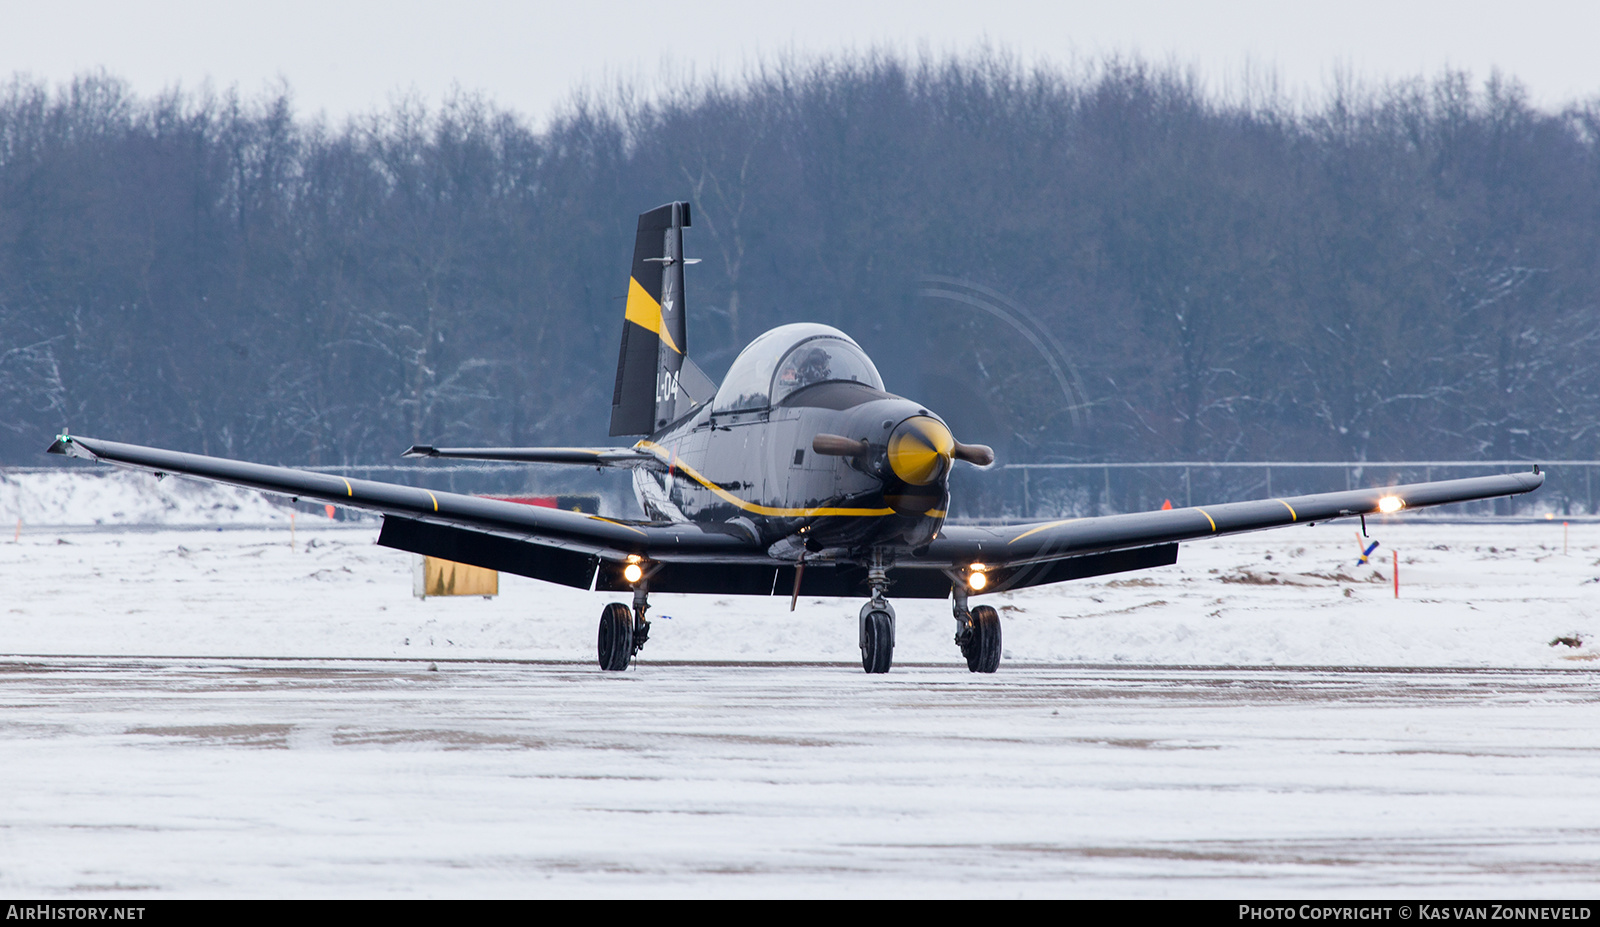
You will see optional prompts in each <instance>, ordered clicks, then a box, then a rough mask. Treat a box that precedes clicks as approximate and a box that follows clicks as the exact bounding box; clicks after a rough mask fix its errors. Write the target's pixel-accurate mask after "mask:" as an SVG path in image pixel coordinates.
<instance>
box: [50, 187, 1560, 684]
mask: <svg viewBox="0 0 1600 927" xmlns="http://www.w3.org/2000/svg"><path fill="white" fill-rule="evenodd" d="M689 226H690V210H689V204H688V203H684V202H675V203H668V204H666V205H663V206H660V207H658V208H656V209H652V210H650V211H649V212H646V213H644V214H643V215H641V216H640V217H639V225H638V233H637V237H636V240H635V248H634V256H633V266H632V273H631V275H630V279H629V283H628V296H627V303H626V309H625V313H624V316H625V317H624V322H623V330H622V346H621V353H620V357H619V358H618V363H617V377H616V386H615V390H614V392H613V396H612V404H611V427H610V433H611V434H612V435H613V436H622V435H626V436H640V437H639V440H637V441H636V442H635V443H634V444H632V445H631V446H615V447H586V448H564V447H562V448H550V447H540V448H517V447H492V448H454V447H434V446H431V445H418V446H413V447H412V448H410V449H409V450H407V451H406V452H405V456H408V457H418V458H450V459H470V460H495V461H514V462H523V463H541V464H570V465H577V466H588V467H597V468H613V469H624V470H631V471H632V477H633V488H634V492H635V495H636V496H637V498H638V501H639V504H640V506H641V508H642V509H643V511H644V514H645V515H646V518H644V519H640V520H626V519H615V518H604V517H601V516H599V515H588V514H583V513H579V512H568V511H562V510H559V509H551V508H539V507H533V506H527V505H520V504H517V503H514V502H506V501H499V500H494V499H485V498H479V497H474V496H469V495H461V494H456V493H448V492H436V491H433V490H429V489H421V488H416V487H412V486H404V485H398V484H392V483H382V482H373V481H368V480H357V479H348V478H345V477H339V476H331V475H328V474H323V473H313V472H308V471H304V470H296V469H291V468H286V467H274V466H265V465H262V464H254V463H247V462H244V461H237V460H228V459H223V458H217V457H208V456H201V455H197V454H187V453H181V452H177V451H170V450H164V449H160V448H152V447H142V446H138V445H132V444H122V443H118V442H114V441H104V440H100V439H98V438H89V437H82V436H79V435H69V434H62V435H60V436H58V437H57V439H56V441H55V442H54V443H53V444H52V445H51V446H50V447H49V449H48V450H49V452H50V453H52V454H65V455H69V456H73V457H79V458H85V459H88V460H93V461H99V462H102V463H107V464H113V465H116V466H119V467H127V468H133V469H139V470H146V471H152V472H154V473H155V474H156V475H158V476H164V475H167V474H178V475H181V476H186V477H192V478H197V479H201V480H209V481H214V482H220V483H228V484H232V485H236V486H244V487H249V488H252V489H257V490H261V491H264V492H268V493H275V494H280V495H284V496H290V497H293V498H295V499H305V500H312V501H316V502H322V503H333V504H337V505H341V506H349V507H352V508H358V509H365V510H370V511H374V512H377V513H380V514H381V515H382V516H383V526H382V529H381V531H380V533H379V537H378V543H379V544H382V545H384V546H387V547H391V548H395V549H398V550H404V551H411V552H414V553H419V554H428V555H431V556H435V557H442V558H446V559H449V560H454V561H458V562H462V563H468V564H473V565H476V566H481V567H486V568H489V569H494V570H500V571H503V572H509V573H515V574H519V575H522V576H529V577H532V578H534V579H538V580H543V581H546V582H552V583H561V584H565V585H568V586H574V587H578V588H582V589H592V590H596V591H600V592H609V593H618V594H631V598H630V600H629V601H618V602H612V603H610V604H607V605H606V606H605V607H604V609H603V610H602V611H601V615H600V624H599V629H598V633H597V651H598V659H599V664H600V666H601V667H602V668H603V669H606V670H623V669H626V668H627V667H628V665H629V663H630V662H631V661H632V660H633V658H634V656H635V655H637V654H638V653H639V650H640V648H642V647H643V646H644V645H645V642H646V641H647V640H648V639H649V635H650V622H649V620H648V618H647V614H648V610H649V594H650V593H651V592H660V593H710V594H716V595H724V596H726V595H762V596H774V595H789V596H790V603H791V609H792V608H793V604H794V602H795V600H796V599H798V597H799V596H802V595H804V596H842V597H853V596H859V597H864V598H865V600H866V601H865V604H863V605H862V606H861V609H860V612H859V615H858V622H857V629H858V642H859V645H860V650H861V665H862V667H863V669H865V670H866V671H867V672H869V673H885V672H888V671H889V669H890V666H891V664H892V661H893V654H894V643H895V611H894V607H893V606H892V605H891V604H890V602H889V593H890V590H891V589H892V590H893V591H894V594H895V595H896V596H897V597H906V598H932V599H943V598H948V599H949V600H950V602H951V609H952V613H953V616H954V619H955V626H956V631H955V643H956V644H957V646H958V647H959V648H960V650H961V653H962V654H963V656H964V657H965V658H966V663H967V667H968V669H969V670H971V671H972V672H977V673H993V672H995V670H996V669H997V668H998V667H999V665H1000V656H1001V627H1000V617H999V614H998V612H997V611H996V610H995V609H994V608H993V607H992V606H989V605H983V604H977V605H974V604H971V599H972V598H973V597H978V596H987V595H992V594H994V593H998V592H1003V591H1006V590H1011V589H1020V588H1024V587H1029V586H1038V585H1043V584H1046V583H1058V582H1064V581H1067V580H1073V579H1080V578H1083V577H1089V576H1099V575H1104V574H1110V573H1119V572H1125V571H1131V570H1142V569H1147V568H1150V567H1157V566H1164V565H1168V564H1172V563H1175V562H1176V561H1177V557H1178V545H1179V544H1180V543H1181V542H1186V541H1191V540H1198V539H1202V538H1209V537H1217V536H1220V535H1225V534H1235V533H1238V532H1243V531H1256V530H1260V529H1264V528H1276V527H1282V526H1287V525H1294V524H1303V523H1314V522H1319V521H1327V520H1330V519H1335V518H1345V517H1352V516H1365V515H1367V514H1371V513H1379V512H1381V513H1393V512H1397V511H1400V510H1403V509H1415V508H1422V507H1425V506H1433V505H1443V504H1446V503H1452V502H1465V501H1470V500H1476V499H1487V498H1492V497H1496V496H1505V495H1513V494H1517V493H1525V492H1530V491H1532V490H1534V489H1537V488H1538V487H1539V486H1540V485H1541V484H1542V483H1543V482H1544V477H1543V476H1542V475H1541V474H1540V473H1539V470H1538V468H1537V467H1534V468H1533V470H1532V472H1529V473H1512V474H1503V475H1497V476H1486V477H1476V478H1471V479H1459V480H1448V481H1435V482H1426V483H1415V484H1410V485H1404V486H1391V487H1386V488H1373V489H1357V490H1349V491H1344V492H1330V493H1318V494H1313V495H1303V496H1295V497H1292V498H1283V499H1262V500H1257V501H1251V502H1233V503H1226V504H1220V505H1206V506H1193V507H1186V508H1170V507H1164V508H1163V509H1162V510H1160V511H1153V512H1142V513H1132V514H1124V515H1109V516H1100V517H1089V518H1064V519H1058V520H1053V521H1042V522H1030V523H1025V524H1012V525H1003V526H976V525H959V524H950V523H947V520H946V516H947V513H948V512H949V509H950V474H951V471H952V468H954V467H955V466H956V465H957V464H958V463H964V464H968V465H972V466H978V467H987V466H990V465H991V464H993V462H994V459H995V457H994V452H993V451H992V450H991V449H990V448H988V447H985V446H983V445H979V444H965V443H962V442H961V441H959V440H957V439H956V437H955V435H954V434H953V433H952V432H951V429H950V427H949V426H948V425H947V424H946V423H945V421H944V419H942V418H941V417H940V416H939V415H938V414H937V413H935V412H934V411H932V410H930V409H929V408H928V407H927V406H925V405H922V404H920V403H918V402H916V401H914V400H911V399H907V398H904V397H901V396H898V395H895V394H893V393H890V392H888V391H887V390H886V388H885V385H884V383H883V380H882V378H881V377H880V376H879V374H878V371H877V368H876V367H875V366H874V365H873V363H872V360H871V359H870V358H869V357H868V356H867V354H866V353H865V352H864V351H863V350H862V349H861V347H860V346H859V345H858V344H856V342H855V341H854V340H852V339H851V338H850V337H849V335H847V334H845V333H844V332H842V331H839V330H838V329H835V328H831V327H829V326H826V325H817V324H810V323H798V324H789V325H783V326H780V327H778V328H774V329H772V330H771V331H768V332H766V333H765V334H763V335H761V336H760V337H758V338H756V339H755V340H754V341H752V342H750V344H749V346H747V347H746V348H745V349H744V350H743V351H742V352H741V353H740V354H739V355H738V357H737V359H735V360H734V362H733V364H732V366H731V367H730V368H729V369H728V372H727V375H726V376H725V377H724V378H723V380H722V383H721V384H720V385H718V384H715V383H713V382H712V381H711V379H710V378H709V377H707V376H706V375H705V374H704V373H703V372H701V370H700V368H699V367H698V366H696V365H695V363H694V362H693V361H692V360H690V359H689V356H688V346H689V342H688V330H687V324H686V321H687V306H686V304H685V293H684V267H685V265H687V264H690V263H694V261H693V259H685V258H684V256H683V230H684V229H685V228H687V227H689Z"/></svg>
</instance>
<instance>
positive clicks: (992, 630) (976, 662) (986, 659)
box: [961, 605, 1000, 673]
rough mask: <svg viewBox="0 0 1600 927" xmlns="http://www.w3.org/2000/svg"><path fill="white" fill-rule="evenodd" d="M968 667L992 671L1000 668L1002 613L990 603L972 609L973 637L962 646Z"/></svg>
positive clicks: (975, 670)
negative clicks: (989, 604)
mask: <svg viewBox="0 0 1600 927" xmlns="http://www.w3.org/2000/svg"><path fill="white" fill-rule="evenodd" d="M961 652H962V654H964V655H965V656H966V658H967V669H969V670H971V671H973V672H974V673H992V672H994V671H995V670H997V669H999V668H1000V613H999V612H997V611H995V610H994V609H993V608H992V607H990V606H988V605H979V606H978V607H976V608H974V609H973V610H972V639H971V640H969V641H968V642H967V645H966V646H965V647H962V648H961Z"/></svg>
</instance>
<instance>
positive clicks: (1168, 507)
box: [1161, 499, 1172, 512]
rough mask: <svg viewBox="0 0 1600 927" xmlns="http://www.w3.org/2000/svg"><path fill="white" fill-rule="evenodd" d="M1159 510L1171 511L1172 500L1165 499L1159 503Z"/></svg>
mask: <svg viewBox="0 0 1600 927" xmlns="http://www.w3.org/2000/svg"><path fill="white" fill-rule="evenodd" d="M1161 511H1163V512H1170V511H1172V500H1171V499H1168V500H1166V501H1164V502H1162V503H1161Z"/></svg>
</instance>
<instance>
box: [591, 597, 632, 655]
mask: <svg viewBox="0 0 1600 927" xmlns="http://www.w3.org/2000/svg"><path fill="white" fill-rule="evenodd" d="M599 643H600V668H601V669H603V670H625V669H627V668H628V661H629V660H632V659H633V609H631V608H629V607H628V606H626V605H623V604H622V603H621V602H612V603H611V604H610V605H607V606H606V607H605V610H604V611H602V612H600V634H599Z"/></svg>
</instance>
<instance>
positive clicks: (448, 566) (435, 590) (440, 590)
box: [412, 557, 500, 599]
mask: <svg viewBox="0 0 1600 927" xmlns="http://www.w3.org/2000/svg"><path fill="white" fill-rule="evenodd" d="M412 578H413V583H412V591H413V592H414V593H415V594H416V596H417V598H419V599H426V598H427V597H428V596H430V595H481V596H485V597H487V596H492V595H499V594H500V574H499V573H498V572H496V571H494V570H486V569H484V568H483V567H476V566H471V565H470V564H465V563H456V562H455V561H454V560H444V559H441V558H439V557H418V558H417V565H416V568H415V571H414V573H413V574H412Z"/></svg>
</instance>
